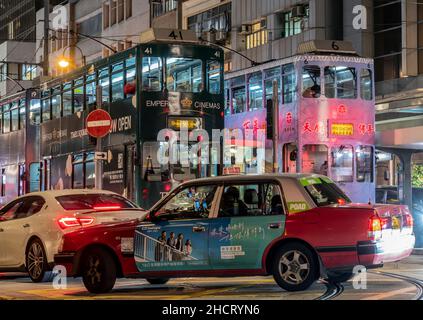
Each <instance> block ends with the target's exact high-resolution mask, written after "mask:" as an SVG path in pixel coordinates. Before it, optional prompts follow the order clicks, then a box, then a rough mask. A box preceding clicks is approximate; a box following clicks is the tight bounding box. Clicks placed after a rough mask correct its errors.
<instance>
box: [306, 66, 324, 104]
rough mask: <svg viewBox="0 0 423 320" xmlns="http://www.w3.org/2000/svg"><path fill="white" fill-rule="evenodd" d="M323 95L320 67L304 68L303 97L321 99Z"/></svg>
mask: <svg viewBox="0 0 423 320" xmlns="http://www.w3.org/2000/svg"><path fill="white" fill-rule="evenodd" d="M320 94H321V86H320V67H319V66H316V65H311V66H304V67H303V97H304V98H319V97H320Z"/></svg>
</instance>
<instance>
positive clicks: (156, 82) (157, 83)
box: [142, 57, 163, 91]
mask: <svg viewBox="0 0 423 320" xmlns="http://www.w3.org/2000/svg"><path fill="white" fill-rule="evenodd" d="M162 70H163V64H162V59H161V58H158V57H144V58H142V90H144V91H161V90H162Z"/></svg>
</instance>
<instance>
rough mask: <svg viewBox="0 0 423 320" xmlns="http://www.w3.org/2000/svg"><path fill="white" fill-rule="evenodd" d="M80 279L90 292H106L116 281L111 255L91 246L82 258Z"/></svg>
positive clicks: (114, 266)
mask: <svg viewBox="0 0 423 320" xmlns="http://www.w3.org/2000/svg"><path fill="white" fill-rule="evenodd" d="M81 271H82V281H83V282H84V285H85V288H87V290H88V291H89V292H91V293H107V292H110V291H111V290H112V289H113V286H114V285H115V283H116V264H115V261H114V259H113V257H112V256H111V255H110V253H108V252H107V251H105V250H103V249H101V248H92V249H90V250H89V251H88V252H87V253H86V254H84V257H83V259H82V270H81Z"/></svg>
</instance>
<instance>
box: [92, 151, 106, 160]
mask: <svg viewBox="0 0 423 320" xmlns="http://www.w3.org/2000/svg"><path fill="white" fill-rule="evenodd" d="M94 160H107V152H96V153H95V155H94Z"/></svg>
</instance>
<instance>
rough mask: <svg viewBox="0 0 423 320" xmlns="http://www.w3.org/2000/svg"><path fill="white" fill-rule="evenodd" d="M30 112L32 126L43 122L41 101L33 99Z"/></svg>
mask: <svg viewBox="0 0 423 320" xmlns="http://www.w3.org/2000/svg"><path fill="white" fill-rule="evenodd" d="M29 110H30V114H29V118H30V120H31V124H40V121H41V112H40V111H41V105H40V100H38V99H32V100H31V102H30V107H29Z"/></svg>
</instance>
